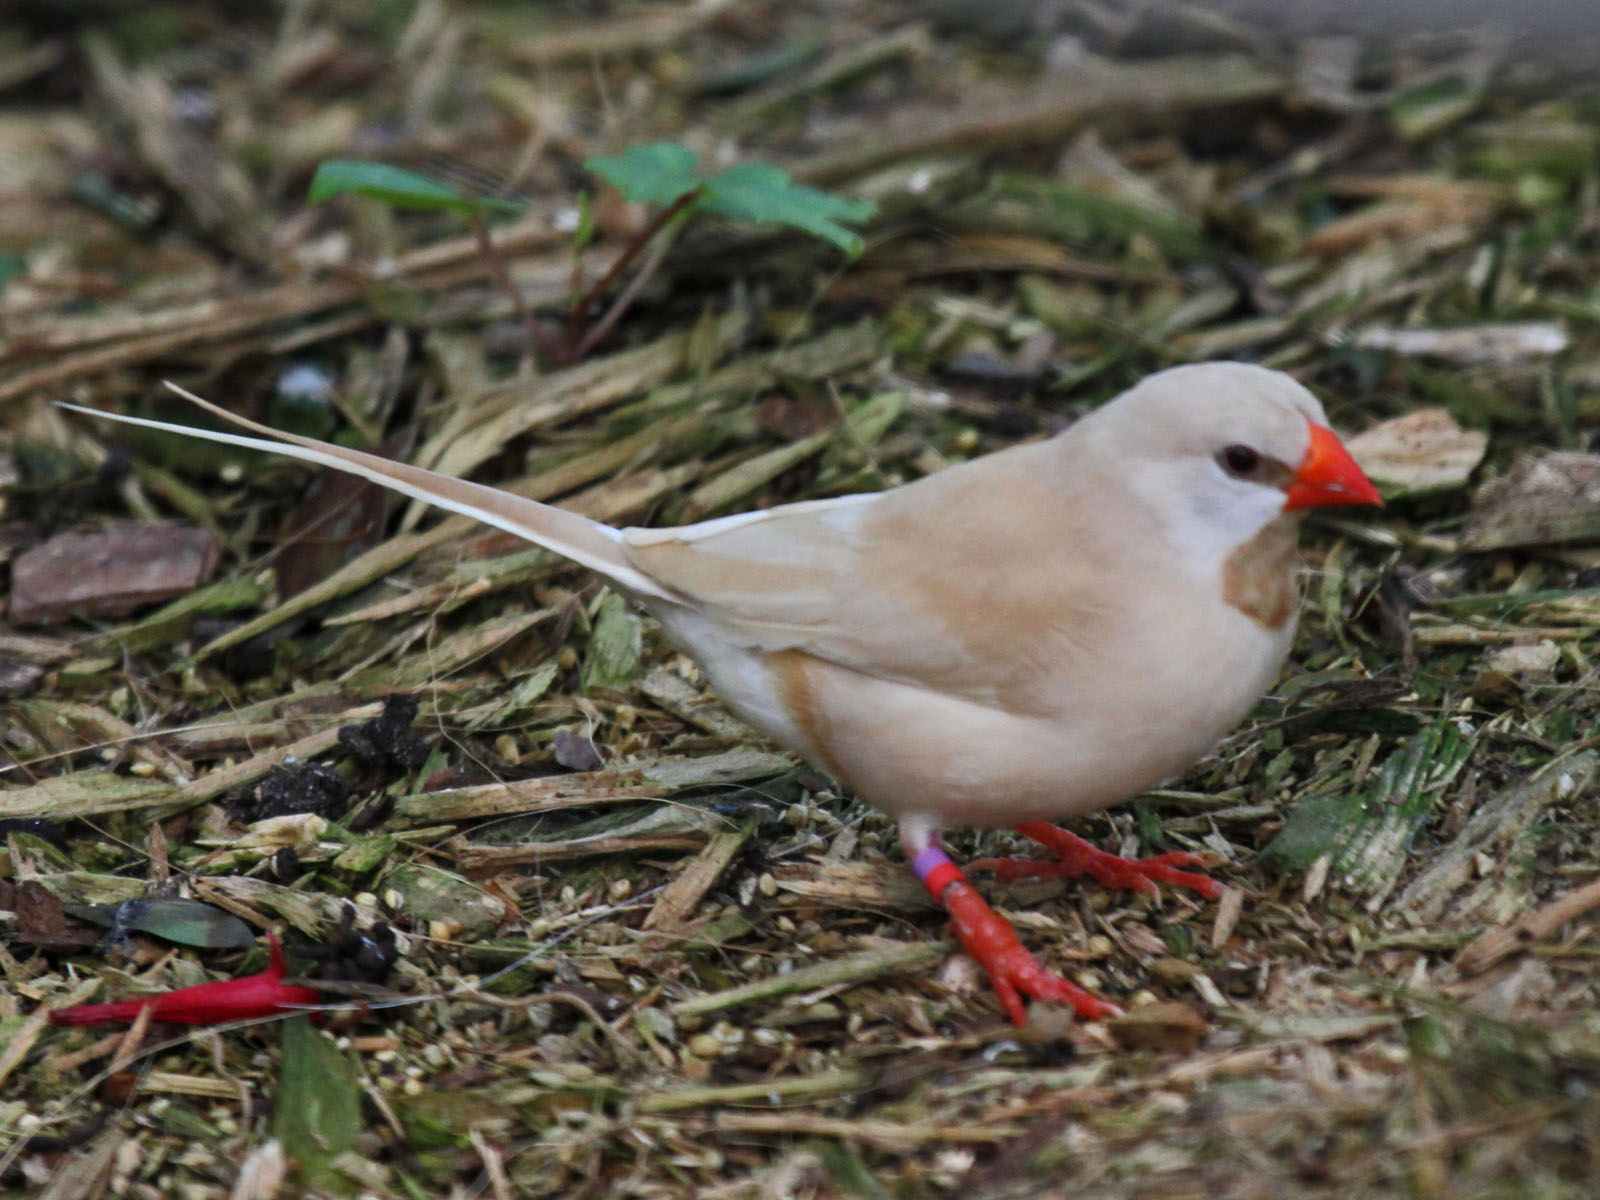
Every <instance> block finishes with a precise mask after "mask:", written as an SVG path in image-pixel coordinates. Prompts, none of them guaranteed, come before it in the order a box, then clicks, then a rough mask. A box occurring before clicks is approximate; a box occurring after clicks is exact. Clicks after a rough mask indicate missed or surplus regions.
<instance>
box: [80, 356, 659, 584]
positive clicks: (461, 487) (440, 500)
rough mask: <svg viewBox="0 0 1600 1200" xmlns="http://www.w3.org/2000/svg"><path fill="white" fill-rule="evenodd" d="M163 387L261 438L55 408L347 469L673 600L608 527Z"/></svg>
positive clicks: (173, 388)
mask: <svg viewBox="0 0 1600 1200" xmlns="http://www.w3.org/2000/svg"><path fill="white" fill-rule="evenodd" d="M167 387H169V388H171V389H172V390H173V391H174V392H176V393H177V394H178V395H180V396H182V397H183V398H184V399H185V400H188V401H190V402H192V403H194V404H197V405H199V406H200V407H201V408H203V409H205V410H206V411H207V412H209V413H212V414H213V415H215V416H218V417H221V418H222V419H223V420H225V421H228V422H231V423H232V424H234V425H238V426H241V427H243V428H245V429H249V430H252V431H253V432H255V433H259V434H263V435H265V437H263V438H253V437H245V436H243V435H242V434H237V433H222V432H219V431H217V430H214V429H197V428H193V427H191V426H188V425H173V424H169V423H168V422H166V421H152V420H149V419H148V418H146V417H126V416H122V415H120V414H118V413H108V412H100V411H99V410H98V409H93V408H83V407H80V406H79V405H76V404H62V405H60V407H62V408H67V409H71V410H72V411H73V412H81V413H85V414H87V415H88V416H91V417H100V418H102V419H104V420H107V421H121V422H122V423H123V424H124V425H143V426H144V427H145V428H147V429H164V430H166V431H167V432H168V433H181V434H184V435H186V436H188V437H196V438H202V439H204V440H206V441H208V442H222V443H223V444H225V445H229V446H243V447H245V448H246V449H250V450H262V451H266V452H268V453H273V454H285V455H288V456H289V457H290V458H298V459H302V460H304V461H305V462H311V463H317V464H318V465H320V466H324V467H332V468H334V469H335V470H337V471H347V472H349V473H350V474H352V475H359V476H361V477H362V478H363V479H370V480H372V481H373V482H374V483H381V484H383V486H384V487H387V488H393V489H394V490H395V491H397V492H401V493H404V494H405V495H407V496H414V497H416V498H417V499H419V500H426V501H427V502H428V503H429V504H436V505H438V506H439V507H440V508H447V509H449V510H450V511H451V512H457V513H461V514H463V515H464V516H468V517H473V518H475V519H477V520H479V521H482V522H483V523H484V524H485V525H493V526H494V527H495V528H496V529H504V530H505V531H506V532H507V533H514V534H516V535H517V536H518V537H521V538H526V539H527V540H528V541H530V542H533V543H534V544H536V545H539V546H543V547H545V548H546V549H547V550H553V551H555V552H556V553H557V554H560V555H563V556H565V557H567V558H570V559H572V561H573V562H576V563H579V564H581V565H583V566H585V567H588V568H589V569H590V570H593V571H598V572H599V573H600V574H601V575H604V576H605V577H606V578H607V579H609V580H611V581H613V582H614V583H617V584H620V585H621V586H623V587H625V588H627V589H628V590H630V591H632V592H634V593H636V594H637V595H640V596H653V597H655V598H657V599H661V600H673V599H677V597H676V596H675V595H674V594H673V593H672V592H671V591H670V590H669V589H667V588H665V587H664V586H662V585H661V584H659V583H657V582H656V581H655V580H653V579H651V578H650V577H649V576H648V575H645V574H644V573H642V572H641V571H640V570H639V569H638V568H637V567H635V566H633V565H632V564H631V563H629V562H628V560H627V557H626V555H625V554H624V553H623V550H622V543H621V539H620V535H619V534H618V532H617V531H616V530H615V529H613V528H611V526H609V525H602V524H601V523H600V522H599V521H591V520H590V519H589V518H588V517H584V516H580V515H578V514H577V513H575V512H568V511H567V510H566V509H564V508H556V507H554V506H553V505H549V504H540V503H539V502H538V501H537V500H528V499H526V498H524V497H522V496H517V495H513V494H512V493H510V492H503V491H501V490H500V489H498V488H492V487H486V486H484V485H483V484H481V483H470V482H468V481H467V480H465V479H456V478H454V477H453V476H450V475H440V474H439V473H438V472H437V471H428V470H424V469H423V468H421V467H413V466H411V465H410V464H409V463H402V462H395V461H394V460H393V459H388V458H380V457H378V456H377V455H376V454H367V453H365V452H363V451H360V450H349V449H346V448H345V447H343V446H335V445H332V444H330V443H328V442H319V441H317V440H316V439H315V438H308V437H301V436H300V435H298V434H294V433H283V432H281V431H279V430H277V429H273V428H271V427H270V426H267V425H261V424H258V423H257V422H255V421H251V420H247V419H246V418H244V417H241V416H238V415H236V414H234V413H231V412H229V411H228V410H227V409H224V408H219V407H217V406H216V405H215V404H212V403H211V402H210V401H208V400H202V399H201V398H200V397H199V396H196V395H195V394H194V393H193V392H188V391H185V390H184V389H183V388H181V387H178V386H177V385H176V384H173V383H169V384H167ZM268 439H270V440H268Z"/></svg>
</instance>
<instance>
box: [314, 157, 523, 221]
mask: <svg viewBox="0 0 1600 1200" xmlns="http://www.w3.org/2000/svg"><path fill="white" fill-rule="evenodd" d="M343 192H350V193H352V194H353V195H357V196H360V197H362V198H363V199H366V200H376V201H378V202H379V203H380V204H387V205H389V206H390V207H392V208H413V209H421V210H423V211H426V212H458V213H467V214H473V213H489V212H513V213H514V212H521V211H522V206H521V205H520V204H513V203H512V202H511V201H509V200H495V199H489V198H484V197H475V196H467V195H464V194H462V193H461V192H459V191H457V190H456V189H455V188H453V187H451V186H450V185H449V184H448V183H444V182H443V181H441V180H438V179H434V178H432V177H430V176H427V175H423V174H421V173H419V172H417V171H408V170H406V169H405V168H403V167H394V166H390V165H389V164H388V163H377V162H361V161H359V160H356V159H349V158H331V159H329V160H328V161H327V162H325V163H322V164H321V165H320V166H318V167H317V173H316V174H315V175H313V176H312V177H311V187H310V189H309V191H308V192H307V193H306V195H307V199H309V200H310V201H311V202H312V203H313V204H320V203H322V202H323V201H324V200H330V199H332V198H333V197H334V196H337V195H339V194H341V193H343Z"/></svg>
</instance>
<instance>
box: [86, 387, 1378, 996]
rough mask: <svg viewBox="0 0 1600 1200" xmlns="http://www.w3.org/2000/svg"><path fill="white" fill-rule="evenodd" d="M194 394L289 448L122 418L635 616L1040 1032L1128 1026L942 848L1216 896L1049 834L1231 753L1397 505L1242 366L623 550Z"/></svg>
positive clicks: (476, 491)
mask: <svg viewBox="0 0 1600 1200" xmlns="http://www.w3.org/2000/svg"><path fill="white" fill-rule="evenodd" d="M174 390H179V389H174ZM183 394H184V395H188V393H183ZM189 398H190V399H192V400H194V402H195V403H196V404H199V405H200V406H201V407H203V408H205V409H206V410H207V411H208V412H211V413H214V414H216V415H217V416H220V417H224V418H226V419H227V420H229V421H231V422H233V423H234V424H236V425H240V426H243V427H245V428H247V429H250V430H253V431H255V432H257V433H261V434H266V435H268V436H269V437H271V438H273V439H276V440H274V441H262V440H259V439H256V438H249V437H243V436H239V435H234V434H226V433H215V432H211V431H208V430H201V429H190V428H187V427H184V426H175V425H167V424H163V423H161V422H158V421H147V420H141V419H137V418H132V417H116V418H114V419H116V420H120V421H127V422H130V423H132V424H138V425H148V426H153V427H155V428H160V429H167V430H170V431H173V432H179V433H185V434H190V435H193V436H195V437H202V438H207V439H210V440H211V441H217V442H225V443H228V444H230V445H235V446H245V447H249V448H250V449H254V450H267V451H277V452H279V453H283V454H288V455H292V456H293V457H295V458H300V459H305V460H306V461H308V462H314V463H320V464H321V465H323V466H327V467H333V468H335V469H337V470H340V471H348V472H351V473H352V474H355V475H360V476H363V477H365V478H367V479H371V480H375V481H377V482H378V483H381V484H384V485H386V486H388V487H391V488H394V489H395V490H396V491H400V492H404V493H406V494H407V495H410V496H416V497H419V498H420V499H423V500H427V501H430V502H431V503H433V504H437V505H439V506H440V507H441V508H447V509H451V510H453V511H455V512H458V513H465V514H467V515H468V516H471V517H476V518H477V519H478V520H481V521H484V522H486V523H487V524H489V525H494V526H497V527H499V528H501V529H505V530H508V531H510V532H511V533H514V534H517V535H519V536H521V537H524V538H527V539H528V540H529V541H531V542H536V543H538V544H539V545H541V546H546V547H548V548H550V549H551V550H554V551H557V552H558V553H560V554H564V555H566V556H567V557H568V558H570V559H573V560H574V561H576V562H579V563H582V564H583V565H584V566H586V567H589V568H591V569H592V570H594V571H596V572H598V573H599V574H601V575H603V576H604V577H605V578H606V579H608V580H610V581H611V582H612V583H613V584H615V585H616V586H617V587H619V588H621V589H622V590H623V591H625V592H626V593H627V594H628V595H630V596H632V597H633V598H634V599H635V600H636V601H638V603H639V604H641V605H642V606H643V607H644V608H645V609H646V610H648V611H649V612H650V613H651V614H653V615H654V616H655V617H656V619H657V620H658V621H660V622H661V627H662V629H663V630H664V631H665V633H666V635H667V637H668V638H670V639H671V640H672V641H673V642H675V643H677V644H678V645H679V646H681V647H682V648H683V649H685V650H687V651H688V652H689V653H690V654H692V655H694V657H695V658H697V659H698V660H699V661H700V663H701V665H702V666H703V667H704V668H705V672H706V676H707V678H708V679H709V680H710V681H711V684H712V686H713V688H715V690H716V691H717V693H718V694H719V695H720V696H721V697H722V699H723V700H724V701H726V702H727V704H728V707H729V708H731V709H733V711H734V712H736V713H738V714H739V715H740V716H741V717H743V718H744V719H745V720H747V721H749V722H750V723H751V724H752V725H754V726H755V727H756V728H758V729H760V730H761V731H762V732H764V733H766V734H767V735H768V736H769V737H771V738H773V739H774V740H775V741H777V742H780V743H781V744H783V745H784V746H787V747H788V748H789V749H791V750H793V751H795V752H796V753H798V754H801V755H803V756H804V757H805V758H806V759H808V760H809V761H811V762H812V763H814V764H816V765H817V766H818V767H820V768H821V769H822V770H824V771H827V772H828V773H829V774H831V775H833V776H834V777H835V778H837V779H839V780H841V781H842V782H844V783H846V784H848V785H849V786H850V787H851V788H853V789H854V790H855V791H856V792H858V793H859V794H860V795H861V796H862V797H863V798H865V799H867V800H869V801H871V802H872V803H873V804H876V805H877V806H878V807H880V808H882V809H884V810H885V811H887V812H889V813H892V814H893V815H894V816H895V817H896V818H897V819H898V820H899V824H900V839H901V843H902V844H903V846H904V847H905V853H906V857H907V858H908V859H909V860H910V861H911V864H912V866H913V868H914V869H915V871H916V873H917V875H918V877H919V878H921V880H922V881H923V883H924V884H925V885H926V887H927V889H928V891H929V892H930V893H931V894H932V895H933V897H934V898H935V899H936V900H938V901H939V902H940V903H942V904H943V905H944V907H945V908H946V909H947V910H948V911H949V913H950V916H951V918H952V921H953V923H954V926H955V930H956V933H957V934H958V935H959V937H960V939H961V944H962V946H963V947H965V949H966V951H967V953H968V954H970V955H971V956H972V957H973V958H975V959H977V960H978V961H979V962H980V963H982V964H983V966H984V967H985V969H987V970H988V972H989V976H990V978H991V979H992V980H993V982H994V986H995V989H996V990H997V991H998V992H999V994H1000V999H1001V1001H1002V1003H1003V1004H1004V1005H1005V1009H1006V1012H1007V1013H1008V1014H1010V1016H1011V1018H1012V1020H1014V1021H1016V1022H1017V1023H1019V1024H1020V1023H1022V1022H1023V1021H1024V1019H1025V1012H1024V1009H1023V1003H1022V999H1021V995H1022V994H1026V995H1029V996H1033V997H1036V998H1039V999H1044V1000H1055V1001H1065V1002H1066V1003H1068V1004H1070V1005H1072V1006H1073V1008H1074V1009H1076V1010H1077V1012H1079V1013H1081V1014H1083V1015H1084V1016H1088V1017H1097V1016H1102V1015H1105V1014H1108V1013H1113V1012H1115V1011H1116V1009H1115V1008H1114V1007H1113V1006H1112V1005H1110V1004H1107V1003H1106V1002H1105V1001H1103V1000H1100V999H1097V998H1096V997H1094V996H1092V995H1090V994H1089V993H1087V992H1085V991H1083V990H1081V989H1080V988H1077V987H1075V986H1074V985H1073V984H1071V983H1069V982H1067V981H1066V980H1065V979H1063V978H1061V977H1060V976H1058V975H1055V974H1053V973H1052V972H1050V971H1047V970H1046V969H1045V968H1044V967H1042V966H1040V965H1039V963H1038V962H1037V961H1036V960H1035V959H1034V957H1033V955H1032V954H1030V953H1029V952H1028V951H1027V950H1026V949H1024V948H1023V946H1022V944H1021V943H1020V942H1019V941H1018V939H1017V936H1016V933H1015V932H1014V931H1013V930H1012V928H1011V926H1010V925H1009V924H1008V923H1007V922H1006V921H1005V919H1004V918H1002V917H1001V916H999V915H998V914H997V913H996V912H995V911H994V910H993V909H991V908H990V907H989V906H988V905H987V904H986V903H985V902H984V900H983V899H982V897H980V896H979V895H978V893H977V891H976V890H975V889H974V888H973V887H972V885H971V884H970V883H968V882H967V880H966V877H965V876H964V875H963V874H962V872H961V870H960V868H958V867H957V866H956V865H955V864H954V863H953V862H951V861H950V859H949V857H948V856H947V855H946V854H945V852H944V850H943V849H942V848H941V846H940V843H939V833H940V831H941V830H942V829H944V828H946V827H947V826H951V825H1011V826H1014V827H1015V828H1016V829H1018V830H1019V831H1020V832H1022V833H1023V834H1025V835H1027V836H1028V837H1030V838H1032V839H1034V840H1035V841H1038V842H1041V843H1043V844H1044V845H1045V846H1047V847H1048V848H1049V849H1050V850H1052V851H1054V852H1055V854H1056V855H1057V858H1056V859H1055V860H1054V861H1046V860H1040V861H1035V860H1029V859H1004V860H991V861H987V862H985V863H984V864H983V865H984V866H986V867H989V868H992V869H995V870H997V871H998V872H999V873H1000V875H1001V876H1002V878H1017V877H1020V876H1023V875H1049V876H1066V875H1090V876H1093V877H1094V878H1095V879H1097V880H1099V881H1100V882H1101V883H1103V884H1105V885H1107V886H1111V887H1128V888H1136V889H1145V890H1148V889H1151V888H1153V887H1154V886H1155V884H1157V883H1171V884H1177V885H1180V886H1184V887H1188V888H1192V889H1193V890H1195V891H1197V892H1199V893H1201V894H1202V895H1205V896H1216V895H1218V894H1220V892H1221V890H1222V889H1221V886H1220V885H1219V884H1217V883H1216V882H1215V881H1214V880H1212V879H1210V878H1208V877H1206V876H1204V875H1200V874H1195V873H1192V872H1189V871H1184V870H1181V869H1180V868H1182V867H1185V866H1194V865H1196V864H1197V860H1196V859H1195V858H1194V856H1193V855H1190V854H1186V853H1181V852H1178V853H1171V854H1162V855H1159V856H1157V857H1155V858H1145V859H1136V860H1130V859H1123V858H1119V857H1117V856H1116V855H1112V854H1107V853H1105V852H1103V851H1101V850H1097V849H1095V848H1094V847H1093V846H1091V845H1089V844H1088V843H1087V842H1085V841H1083V840H1082V839H1081V838H1078V837H1076V836H1074V835H1073V834H1070V833H1067V832H1066V831H1064V830H1061V829H1057V828H1056V827H1054V826H1053V825H1049V824H1047V823H1046V822H1047V821H1048V820H1049V819H1052V818H1058V817H1063V816H1071V815H1074V814H1077V813H1086V812H1092V811H1094V810H1096V809H1100V808H1104V807H1105V806H1107V805H1109V804H1113V803H1115V802H1116V801H1118V800H1123V799H1126V798H1127V797H1129V796H1132V795H1134V794H1136V793H1138V792H1140V791H1143V790H1145V789H1147V788H1150V787H1153V786H1155V785H1156V784H1159V783H1160V782H1162V781H1163V780H1165V779H1169V778H1171V777H1172V776H1174V775H1176V774H1178V773H1179V772H1181V771H1183V770H1184V769H1185V768H1187V767H1188V766H1190V765H1191V764H1192V763H1193V762H1194V761H1195V760H1196V759H1198V758H1199V757H1200V756H1201V755H1203V754H1204V753H1206V751H1207V750H1209V749H1210V748H1211V746H1212V745H1213V744H1214V743H1215V742H1216V741H1217V739H1218V738H1220V737H1221V736H1222V735H1223V734H1224V733H1225V732H1227V730H1228V729H1229V728H1231V727H1232V726H1233V725H1234V723H1235V722H1237V721H1238V720H1239V719H1240V717H1242V716H1243V715H1244V714H1245V712H1246V711H1247V710H1248V709H1249V708H1250V707H1251V705H1253V704H1254V703H1255V702H1256V700H1257V699H1258V698H1259V697H1260V696H1261V694H1262V693H1263V692H1264V691H1265V690H1266V689H1267V687H1268V686H1270V685H1271V684H1272V682H1273V680H1274V679H1275V678H1276V676H1277V674H1278V670H1279V667H1280V665H1281V664H1282V662H1283V658H1284V655H1285V653H1287V651H1288V649H1289V643H1290V641H1291V640H1292V638H1293V635H1294V625H1295V615H1296V610H1297V608H1298V605H1299V592H1298V583H1297V578H1296V576H1297V571H1298V555H1297V552H1296V540H1297V535H1298V531H1299V527H1300V518H1301V515H1302V511H1303V510H1304V509H1307V508H1311V507H1314V506H1318V505H1331V504H1378V503H1381V501H1380V500H1379V497H1378V493H1377V490H1376V489H1375V488H1374V487H1373V486H1372V484H1371V482H1369V481H1368V479H1367V478H1366V476H1365V475H1363V474H1362V472H1361V469H1360V468H1359V467H1357V466H1356V464H1355V462H1354V461H1353V460H1352V459H1351V457H1350V455H1349V454H1348V453H1347V452H1346V451H1345V449H1344V447H1343V445H1342V444H1341V443H1340V441H1339V439H1338V438H1337V437H1336V436H1335V435H1334V433H1333V432H1332V431H1331V430H1330V429H1329V428H1328V426H1327V423H1326V418H1325V417H1324V416H1323V412H1322V406H1321V405H1320V404H1319V403H1318V402H1317V400H1316V398H1315V397H1314V396H1312V395H1311V393H1310V392H1308V391H1306V389H1305V388H1303V387H1301V386H1300V385H1299V384H1298V383H1296V382H1295V381H1294V380H1293V379H1290V378H1289V377H1288V376H1287V375H1283V374H1280V373H1278V372H1276V371H1269V370H1266V369H1264V368H1261V367H1256V366H1249V365H1246V364H1242V363H1210V364H1203V365H1197V366H1185V367H1176V368H1173V369H1172V370H1168V371H1163V372H1161V373H1160V374H1158V375H1152V376H1151V377H1150V378H1148V379H1146V380H1145V381H1144V382H1142V383H1140V384H1139V385H1138V386H1137V387H1134V388H1132V389H1130V390H1129V391H1127V392H1124V393H1123V394H1122V395H1121V396H1118V397H1117V398H1116V399H1115V400H1113V401H1111V402H1110V403H1108V404H1106V405H1105V406H1103V407H1102V408H1100V409H1098V410H1096V411H1095V412H1093V413H1092V414H1090V415H1089V416H1087V417H1085V418H1084V419H1083V420H1081V421H1079V422H1078V423H1077V424H1075V425H1073V426H1072V427H1071V428H1070V429H1068V430H1067V431H1066V432H1065V433H1063V434H1061V435H1060V436H1058V437H1053V438H1051V439H1049V440H1048V441H1041V442H1035V443H1032V444H1029V445H1024V446H1016V447H1013V448H1011V449H1008V450H1003V451H1000V452H999V453H996V454H991V455H987V456H986V457H984V458H980V459H977V460H975V461H973V462H968V463H963V464H961V465H959V466H954V467H950V468H949V469H948V470H944V471H940V472H939V473H938V474H936V475H931V476H929V477H927V478H925V479H920V480H918V481H917V482H915V483H910V484H906V485H905V486H904V487H897V488H892V489H890V490H889V491H886V492H879V493H876V494H869V495H859V496H842V497H839V498H838V499H833V500H815V501H810V502H807V503H802V504H790V505H785V506H784V507H781V508H772V509H767V510H765V511H762V512H752V513H744V514H742V515H740V516H734V517H722V518H719V519H717V520H712V521H705V522H703V523H701V524H698V525H688V526H683V527H681V528H676V529H613V528H611V527H610V526H607V525H601V524H599V523H597V522H595V521H591V520H588V519H587V518H585V517H581V516H579V515H578V514H576V513H572V512H567V511H565V510H563V509H559V508H553V507H551V506H550V505H548V504H540V503H537V502H535V501H533V500H526V499H523V498H522V497H520V496H516V495H512V494H510V493H507V492H503V491H499V490H497V489H495V488H491V487H485V486H483V485H481V484H476V483H468V482H466V481H464V480H460V479H452V478H450V477H448V476H443V475H438V474H435V473H433V472H431V471H425V470H422V469H420V468H417V467H412V466H407V465H406V464H404V463H398V462H393V461H390V460H388V459H384V458H378V457H376V456H374V455H371V454H363V453H360V452H359V451H355V450H347V449H344V448H342V447H339V446H331V445H327V444H325V443H322V442H317V441H313V440H312V439H309V438H303V437H298V436H295V435H293V434H287V433H279V432H278V431H276V430H273V429H269V428H267V427H265V426H262V425H258V424H256V423H254V422H252V421H247V420H244V419H243V418H241V417H237V416H234V415H233V414H231V413H228V412H225V411H224V410H222V409H219V408H217V407H216V406H215V405H212V404H209V403H207V402H205V401H204V400H201V399H199V398H198V397H195V396H189ZM83 411H90V410H83ZM94 415H96V416H110V414H107V413H95V414H94ZM285 442H287V443H290V445H288V446H285V445H284V444H283V443H285Z"/></svg>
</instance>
